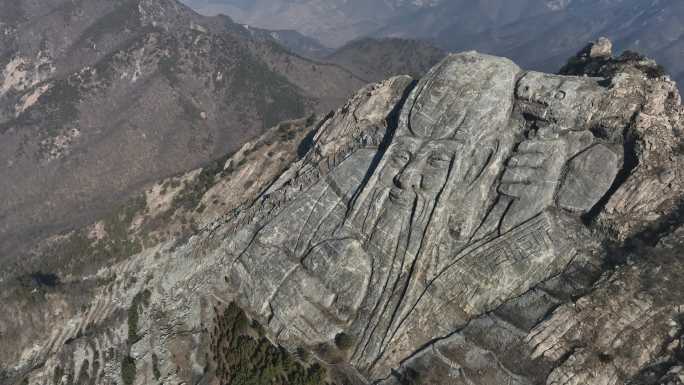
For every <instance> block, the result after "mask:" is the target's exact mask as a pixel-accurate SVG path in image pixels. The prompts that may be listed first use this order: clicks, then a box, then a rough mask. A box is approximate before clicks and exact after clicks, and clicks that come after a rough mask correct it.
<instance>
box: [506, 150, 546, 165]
mask: <svg viewBox="0 0 684 385" xmlns="http://www.w3.org/2000/svg"><path fill="white" fill-rule="evenodd" d="M543 163H544V154H541V153H537V152H532V153H526V154H518V155H515V156H513V157H512V158H511V159H510V160H509V161H508V166H509V167H511V166H513V167H541V166H542V164H543Z"/></svg>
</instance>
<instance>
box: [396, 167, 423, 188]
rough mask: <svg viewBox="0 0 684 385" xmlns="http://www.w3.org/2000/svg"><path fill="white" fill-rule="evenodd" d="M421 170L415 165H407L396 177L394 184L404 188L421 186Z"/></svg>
mask: <svg viewBox="0 0 684 385" xmlns="http://www.w3.org/2000/svg"><path fill="white" fill-rule="evenodd" d="M420 178H421V175H420V172H419V170H417V169H416V168H415V167H411V166H408V167H406V168H405V169H404V170H403V171H402V172H401V173H400V174H399V175H397V176H396V178H394V184H395V185H396V186H397V187H399V188H400V189H402V190H408V189H411V188H413V189H416V188H418V187H419V186H420Z"/></svg>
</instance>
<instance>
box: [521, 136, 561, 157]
mask: <svg viewBox="0 0 684 385" xmlns="http://www.w3.org/2000/svg"><path fill="white" fill-rule="evenodd" d="M554 144H555V142H551V141H545V140H526V141H524V142H522V143H520V146H518V153H540V154H547V155H549V153H550V152H551V151H553V146H554Z"/></svg>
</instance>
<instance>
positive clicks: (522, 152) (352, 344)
mask: <svg viewBox="0 0 684 385" xmlns="http://www.w3.org/2000/svg"><path fill="white" fill-rule="evenodd" d="M604 64H605V65H606V66H607V67H605V68H604V70H603V72H598V73H594V74H593V75H596V76H595V77H569V76H558V75H548V74H541V73H537V72H526V71H523V70H522V69H520V68H519V67H518V66H516V65H515V64H514V63H512V62H511V61H509V60H507V59H503V58H497V57H492V56H488V55H483V54H478V53H474V52H468V53H461V54H454V55H450V56H449V57H447V58H446V59H445V60H444V61H443V62H441V63H440V64H439V65H437V66H435V67H434V68H433V69H432V70H431V71H430V72H429V73H428V74H427V75H426V76H425V77H424V78H422V79H421V80H420V81H419V82H418V83H417V84H413V83H412V82H411V80H410V79H409V78H407V77H398V78H393V79H390V80H388V81H386V82H383V83H380V84H375V85H369V86H368V87H366V88H364V89H363V90H361V91H360V92H359V93H357V95H355V96H354V97H353V98H352V99H350V101H349V102H348V103H347V104H345V105H344V106H343V107H342V108H341V109H339V110H338V111H336V112H335V113H333V114H331V115H330V116H328V117H326V118H325V119H324V120H323V121H321V122H320V124H318V125H317V127H318V128H317V131H315V133H313V134H312V136H311V137H312V138H313V139H312V143H310V146H309V147H308V152H307V153H306V154H304V155H303V156H301V157H300V158H299V160H298V161H296V162H294V163H292V164H291V165H290V166H289V168H288V169H287V170H286V171H285V172H283V173H282V174H280V175H279V176H278V177H277V178H275V179H274V180H273V183H271V184H269V187H268V188H267V189H266V190H265V191H263V192H261V193H260V194H259V195H258V196H254V197H251V198H252V199H251V200H248V201H247V202H248V203H246V204H245V205H243V206H240V207H238V208H236V209H235V210H234V211H232V212H231V213H229V214H227V215H226V216H225V217H224V218H221V219H220V220H217V221H215V222H213V223H211V224H210V225H208V226H207V227H206V228H204V229H203V230H202V231H199V232H198V233H197V234H196V235H195V236H193V237H192V238H190V239H189V240H188V241H187V242H185V243H181V244H180V245H176V244H173V245H166V246H159V247H157V248H155V249H149V250H148V249H146V250H144V251H143V252H142V253H140V254H139V255H136V256H134V257H132V258H131V259H130V260H127V261H125V262H123V263H121V264H117V265H115V266H109V267H103V270H102V272H100V273H99V274H102V275H103V276H104V275H106V274H107V273H108V272H109V273H112V272H114V273H115V276H116V277H122V276H127V275H132V276H134V277H138V276H140V277H143V276H144V275H143V274H146V273H148V272H152V271H153V272H154V276H153V277H151V278H149V279H148V278H146V279H139V280H135V282H134V283H130V282H129V283H125V282H124V281H123V280H122V279H121V278H115V280H114V283H112V284H109V285H108V286H107V287H106V288H105V287H99V286H96V287H95V288H94V289H92V293H94V294H92V296H93V301H92V307H87V308H86V309H88V310H87V311H86V313H84V314H81V313H78V312H77V311H74V313H73V314H72V313H68V312H67V311H65V310H60V312H59V314H60V317H62V318H63V319H67V320H68V321H64V322H61V321H60V323H59V324H60V325H59V326H58V327H56V328H55V330H54V331H52V330H47V328H46V330H44V336H49V337H48V338H47V339H48V340H49V341H50V343H49V344H45V345H42V344H40V343H36V344H35V346H33V345H32V347H30V348H29V347H26V348H24V349H20V350H17V351H11V352H10V353H5V354H6V356H9V355H10V354H13V356H12V357H17V358H16V360H17V362H18V363H17V364H16V365H14V366H13V367H12V368H11V370H12V372H11V373H21V374H22V375H23V374H24V373H32V374H31V376H32V377H31V379H32V382H31V384H33V383H34V382H35V383H40V381H42V380H44V379H45V378H47V377H49V375H48V374H47V373H48V371H49V370H52V369H54V367H55V365H56V364H57V363H58V362H61V361H60V360H61V358H59V359H58V358H56V357H58V356H59V355H60V354H61V355H63V356H69V355H70V354H77V353H74V352H76V351H77V350H76V347H78V346H81V345H79V344H80V343H81V342H84V341H82V340H81V339H79V338H80V337H78V336H79V333H81V331H82V330H88V331H89V332H90V333H93V335H94V336H96V337H93V338H99V339H98V341H99V342H98V343H99V344H100V345H101V346H104V347H112V349H114V347H115V346H121V344H122V341H124V340H125V339H126V337H125V330H126V328H125V326H122V325H119V329H117V331H111V328H108V329H107V328H104V326H103V325H104V321H103V319H105V318H106V317H105V315H107V314H109V315H111V317H114V315H115V314H120V313H117V311H118V310H121V309H124V308H125V307H126V306H128V305H129V304H130V302H131V300H132V298H134V296H135V295H136V293H138V292H140V290H142V289H143V288H147V289H148V290H150V291H151V305H150V309H149V310H148V311H146V312H145V313H144V314H143V315H141V320H140V324H141V327H140V328H139V329H140V330H141V334H143V332H144V335H145V336H146V337H145V338H142V339H141V340H140V341H138V342H136V343H135V344H134V345H133V346H128V345H126V346H127V348H128V351H129V352H132V354H133V355H134V356H135V357H134V359H135V360H136V363H137V365H139V366H138V367H140V368H141V370H147V369H144V368H148V367H149V366H150V362H149V358H148V356H149V354H148V353H149V352H154V354H155V355H157V356H159V357H161V358H160V360H161V361H160V362H162V364H161V368H160V369H159V370H160V371H161V373H162V376H163V380H164V383H174V384H175V383H183V382H185V383H190V382H194V383H198V382H199V383H213V382H212V381H213V380H214V379H215V378H214V379H212V377H211V376H212V370H213V369H212V368H213V366H212V362H211V360H210V358H205V357H208V356H206V355H205V354H204V353H206V352H205V350H203V348H202V346H203V343H205V342H204V341H206V340H212V339H213V338H216V337H215V336H214V335H212V334H211V333H210V332H209V333H208V332H206V328H207V326H206V325H207V324H208V323H209V322H211V317H209V316H208V315H207V314H213V313H212V311H211V310H208V309H210V305H213V306H220V304H225V303H228V302H230V301H236V302H237V303H238V304H239V305H240V307H241V308H243V309H244V310H245V311H246V312H247V314H248V315H249V316H250V317H251V318H252V319H254V320H256V321H259V322H260V323H261V324H262V325H264V332H265V335H266V336H267V337H268V338H269V339H270V340H271V341H273V342H274V343H277V344H279V345H281V346H283V347H284V348H286V349H287V350H289V351H291V352H296V351H298V352H300V351H302V349H304V350H306V351H310V352H312V353H313V356H314V357H315V358H316V359H317V360H318V361H319V362H322V363H324V364H326V365H328V367H329V368H330V370H331V371H339V372H342V373H344V374H345V375H346V377H345V378H347V379H353V380H350V381H346V382H343V383H347V382H350V383H353V384H356V383H359V384H362V383H382V384H388V385H389V384H406V383H412V384H459V385H460V384H463V385H489V384H497V385H498V384H519V385H527V384H529V385H532V384H534V385H536V384H548V385H555V384H606V385H617V384H620V383H625V382H627V381H633V383H635V384H641V383H640V382H639V381H641V380H640V378H642V377H644V376H647V374H648V373H650V372H649V370H653V371H654V372H655V373H656V374H657V376H658V378H664V379H667V380H669V379H670V378H676V376H678V375H679V373H680V372H681V370H680V369H677V360H678V358H677V357H679V355H680V354H681V346H680V345H679V343H678V342H677V341H678V338H680V337H681V335H682V334H683V332H684V327H682V318H681V313H682V312H683V308H682V303H680V302H681V298H682V295H684V293H683V292H682V291H683V290H684V287H682V285H681V283H680V280H679V279H678V277H679V276H680V275H681V273H682V269H684V265H683V264H682V259H681V252H682V250H684V246H682V242H681V240H680V238H681V231H679V232H677V231H675V230H676V228H675V227H676V224H678V223H680V222H681V204H679V205H678V203H677V202H681V191H682V174H681V172H680V171H679V170H680V169H681V166H684V161H683V159H682V156H681V149H680V140H681V139H679V137H678V135H679V134H678V133H677V132H678V131H677V127H681V126H682V123H684V119H682V117H684V110H683V109H682V107H681V103H680V101H679V96H678V94H676V89H675V88H674V86H673V84H671V82H669V81H668V80H667V79H661V80H657V81H654V80H649V79H648V78H647V77H645V76H643V72H640V71H642V69H639V68H641V67H637V66H632V65H629V64H624V67H620V66H619V65H618V64H619V63H615V62H611V61H610V60H608V59H606V61H605V63H604ZM610 66H617V67H610ZM645 228H646V229H648V231H642V230H643V229H645ZM658 241H660V242H658ZM656 244H657V246H654V245H656ZM644 245H645V246H644ZM157 253H159V254H160V255H163V256H164V257H163V258H159V256H157ZM10 306H12V307H11V308H12V309H24V307H22V306H23V305H20V304H15V303H11V304H10ZM98 309H106V312H103V311H100V310H98ZM21 311H24V310H21ZM35 311H37V310H35ZM45 311H46V312H47V311H48V310H45ZM55 314H57V312H56V311H55ZM100 314H102V315H100ZM111 317H110V318H106V319H109V320H110V322H114V321H111ZM0 321H2V318H1V317H0ZM3 325H5V326H3ZM6 325H9V326H6ZM17 325H19V324H18V323H16V322H15V323H7V324H3V323H2V322H0V331H2V330H4V329H2V327H4V328H5V329H6V330H10V331H13V332H14V333H17V334H18V335H20V336H21V337H22V338H23V339H24V341H32V338H33V337H29V336H27V335H25V334H22V333H21V328H20V327H19V326H17ZM63 325H67V326H63ZM96 327H102V328H103V329H105V330H104V331H103V330H101V329H93V328H96ZM92 330H95V331H92ZM107 333H111V334H112V336H110V335H109V334H107ZM105 337H106V338H105ZM34 339H35V338H34ZM72 339H75V341H76V342H75V343H74V344H72V345H68V346H67V345H64V342H65V341H71V340H72ZM117 341H118V342H117ZM340 341H344V343H340ZM117 344H118V345H117ZM63 345H64V346H67V347H65V348H62V346H63ZM27 346H28V345H27ZM79 349H80V348H79ZM83 349H86V348H83ZM72 350H73V351H72ZM79 351H80V350H79ZM179 351H184V352H187V355H185V356H183V355H182V354H180V353H179ZM78 354H81V355H80V356H78V357H79V358H82V356H83V354H82V353H78ZM22 357H24V358H22ZM26 357H28V358H26ZM59 357H61V356H59ZM179 357H180V358H179ZM119 358H120V357H119ZM112 362H115V363H114V364H111V365H110V367H109V369H108V370H109V371H110V374H107V376H109V377H106V378H108V379H111V378H112V375H111V372H112V371H115V370H116V369H118V368H119V367H120V366H117V365H120V364H119V363H118V362H120V360H119V361H117V360H116V359H113V360H112ZM41 363H42V366H40V365H39V364H41ZM664 363H667V365H665V364H664ZM35 367H39V368H46V369H35V370H34V369H30V368H35ZM112 368H114V369H112ZM178 368H180V370H179V369H178ZM206 368H209V369H206ZM148 371H149V370H148ZM670 372H671V373H670ZM188 373H189V374H188ZM17 378H18V377H17ZM148 378H149V376H148ZM34 379H35V380H36V381H33V380H34ZM39 380H40V381H39ZM141 381H142V380H140V381H139V383H142V382H141ZM202 381H204V382H202ZM642 383H647V382H642ZM651 383H654V382H651Z"/></svg>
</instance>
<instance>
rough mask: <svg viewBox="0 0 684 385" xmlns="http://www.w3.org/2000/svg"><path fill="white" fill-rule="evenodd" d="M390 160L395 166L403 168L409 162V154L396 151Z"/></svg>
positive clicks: (403, 151) (404, 151)
mask: <svg viewBox="0 0 684 385" xmlns="http://www.w3.org/2000/svg"><path fill="white" fill-rule="evenodd" d="M392 160H393V161H394V162H395V163H396V164H398V165H400V166H403V165H405V164H406V163H408V162H409V160H411V153H409V152H408V151H406V150H398V151H396V152H395V153H394V154H393V155H392Z"/></svg>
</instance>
